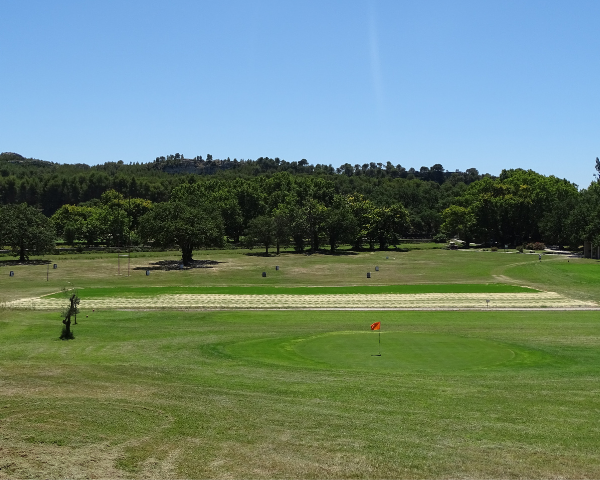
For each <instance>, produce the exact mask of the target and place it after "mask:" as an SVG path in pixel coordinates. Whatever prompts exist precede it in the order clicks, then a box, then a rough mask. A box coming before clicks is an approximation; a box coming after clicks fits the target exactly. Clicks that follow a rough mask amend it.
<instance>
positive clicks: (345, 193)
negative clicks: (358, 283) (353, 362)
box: [0, 153, 600, 260]
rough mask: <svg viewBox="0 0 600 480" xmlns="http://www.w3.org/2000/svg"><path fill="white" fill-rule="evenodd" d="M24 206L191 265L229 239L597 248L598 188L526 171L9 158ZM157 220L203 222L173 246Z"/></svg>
mask: <svg viewBox="0 0 600 480" xmlns="http://www.w3.org/2000/svg"><path fill="white" fill-rule="evenodd" d="M597 168H599V169H600V162H597ZM19 204H27V205H28V206H30V207H34V208H36V209H38V210H39V211H41V212H42V213H43V214H44V215H45V216H46V217H47V218H51V219H52V225H53V228H54V229H55V230H56V234H57V236H58V237H59V238H61V239H62V240H63V241H65V242H66V243H69V244H73V243H74V242H84V243H87V244H105V245H113V246H115V245H124V243H125V241H127V242H128V243H132V242H133V243H140V242H143V241H149V242H154V243H155V244H157V245H158V244H160V245H164V246H166V245H168V244H172V245H178V246H179V247H180V248H183V249H184V250H185V251H186V252H188V253H186V254H185V255H184V256H185V257H186V260H190V259H191V254H190V253H189V252H190V248H196V247H195V245H198V246H210V245H218V244H220V243H221V242H222V241H229V242H232V243H240V244H241V242H244V243H245V244H246V245H250V246H257V245H262V247H264V248H265V249H266V250H267V251H268V248H269V247H271V246H273V247H276V248H277V249H279V247H280V246H286V245H293V246H294V248H296V250H298V251H302V250H304V249H305V248H310V249H312V250H319V249H322V248H325V247H328V248H329V249H330V250H331V251H335V249H336V248H337V247H338V246H339V245H340V244H349V245H352V246H353V247H354V248H363V247H364V246H367V247H369V248H382V249H384V248H387V247H388V246H389V245H394V244H395V243H396V242H397V241H398V240H399V239H400V238H403V237H422V238H435V239H436V240H439V241H443V240H445V239H448V238H451V237H458V238H460V239H462V240H465V241H466V242H467V243H469V242H477V243H484V244H488V245H495V244H502V245H504V244H511V245H520V244H523V243H527V242H533V241H540V242H546V243H549V244H555V245H559V246H568V245H570V246H574V247H577V246H579V245H580V243H581V242H582V241H583V240H590V241H592V242H593V243H594V245H598V244H600V222H599V221H598V220H597V218H599V217H598V213H599V212H598V209H600V187H599V186H598V184H597V183H596V182H593V183H592V184H591V185H590V187H589V188H587V189H584V190H581V191H579V190H578V188H577V185H575V184H573V183H571V182H569V181H567V180H565V179H559V178H556V177H554V176H544V175H541V174H538V173H536V172H534V171H532V170H522V169H513V170H502V172H501V173H500V175H499V176H497V177H494V176H492V175H489V174H480V173H479V172H478V171H477V169H475V168H470V169H468V170H466V171H464V172H460V171H454V172H450V171H447V170H446V169H444V167H443V166H442V165H441V164H435V165H432V166H431V167H424V166H423V167H420V168H419V169H415V168H405V167H403V166H402V165H399V164H398V165H393V164H392V163H391V162H387V163H386V164H383V163H374V162H369V163H364V164H362V165H350V164H348V163H346V164H344V165H341V166H340V167H338V168H334V167H332V166H331V165H321V164H317V165H311V164H310V163H309V162H308V161H307V160H305V159H303V160H300V161H298V162H287V161H285V160H282V159H279V158H277V157H276V158H268V157H260V158H258V159H256V160H248V159H240V160H238V159H233V160H231V159H230V158H227V159H215V158H213V157H212V155H206V157H205V158H203V157H202V156H195V157H193V158H186V157H184V156H183V155H181V154H179V153H177V154H174V155H168V156H166V157H164V156H161V157H156V159H154V160H153V161H151V162H148V163H125V162H123V161H118V162H107V163H104V164H102V165H95V166H89V165H86V164H85V163H78V164H58V163H52V162H47V161H43V160H37V159H31V158H24V157H22V156H21V155H19V154H16V153H2V154H0V205H4V206H7V205H19ZM6 212H7V210H5V214H6ZM169 212H170V213H169ZM176 213H177V215H179V217H177V218H180V220H176V216H175V214H176ZM160 218H170V219H172V221H173V225H174V226H175V225H179V224H178V223H177V221H179V222H180V224H181V225H182V226H184V225H185V223H186V222H187V223H188V224H189V223H190V222H191V221H192V220H191V219H193V218H195V219H196V221H195V223H194V225H188V226H189V228H190V230H189V232H188V233H189V235H187V236H185V235H184V232H183V231H182V230H181V229H179V234H178V235H175V234H173V235H171V237H170V238H169V236H168V235H165V232H160V231H159V230H157V228H158V226H160ZM157 222H158V223H157ZM152 225H154V227H156V228H154V227H152ZM203 225H204V226H203ZM151 227H152V228H151ZM209 227H210V228H209ZM171 230H172V231H175V230H177V229H176V228H175V227H173V229H171ZM205 230H210V232H209V231H206V232H205V234H203V233H202V232H203V231H205ZM182 235H183V236H182ZM192 237H193V238H200V237H201V238H202V240H197V241H196V240H191V238H192ZM184 238H185V240H184ZM125 239H127V240H125ZM184 243H185V245H187V246H185V247H184V246H183V245H182V244H184Z"/></svg>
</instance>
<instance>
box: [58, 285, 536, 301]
mask: <svg viewBox="0 0 600 480" xmlns="http://www.w3.org/2000/svg"><path fill="white" fill-rule="evenodd" d="M535 291H536V290H534V289H531V288H527V287H520V286H517V285H506V284H500V283H496V284H470V285H469V284H466V285H465V284H446V285H364V286H351V287H263V286H253V287H237V286H236V287H137V288H135V287H134V288H132V287H121V288H117V287H112V288H101V287H96V288H87V289H85V290H80V292H79V294H80V295H81V296H83V297H85V298H104V297H119V298H123V297H125V298H127V297H130V298H137V297H154V296H156V295H175V294H184V295H207V294H224V295H343V294H365V295H368V294H382V293H397V294H398V293H399V294H416V293H532V292H535ZM63 297H64V293H62V292H61V293H55V294H52V295H48V296H47V298H63Z"/></svg>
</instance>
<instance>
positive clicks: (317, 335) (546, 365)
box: [0, 310, 600, 478]
mask: <svg viewBox="0 0 600 480" xmlns="http://www.w3.org/2000/svg"><path fill="white" fill-rule="evenodd" d="M84 314H88V315H89V318H85V316H84ZM597 316H598V314H597V312H570V313H565V312H493V311H491V312H427V313H425V312H402V313H400V312H310V311H308V312H307V311H303V312H295V311H286V312H212V313H208V312H207V313H202V312H185V313H182V312H116V311H105V312H96V313H91V312H82V315H80V316H79V319H80V321H79V325H77V326H75V327H74V331H75V335H76V339H75V340H74V341H69V342H63V341H60V340H57V337H58V335H59V333H60V318H59V315H58V314H57V313H51V312H31V311H7V310H4V311H0V385H1V386H2V388H0V452H2V454H1V455H0V457H1V460H0V478H38V477H44V478H56V477H73V478H74V477H79V478H83V477H91V476H94V475H96V476H103V477H139V478H148V477H155V478H165V477H172V478H173V477H179V478H207V477H208V478H239V477H244V478H398V477H401V478H431V477H515V478H517V477H521V478H524V477H529V478H531V477H535V478H540V477H544V478H550V477H551V478H556V477H567V478H595V477H598V476H600V454H599V453H598V452H599V451H600V435H599V434H600V417H599V416H598V411H600V395H599V393H600V392H599V390H600V368H599V367H600V348H599V347H600V324H599V322H598V319H597ZM374 321H381V322H382V333H381V357H376V356H372V355H374V354H377V353H378V351H379V343H378V338H379V337H378V333H377V332H372V331H370V329H369V325H370V324H371V323H373V322H374Z"/></svg>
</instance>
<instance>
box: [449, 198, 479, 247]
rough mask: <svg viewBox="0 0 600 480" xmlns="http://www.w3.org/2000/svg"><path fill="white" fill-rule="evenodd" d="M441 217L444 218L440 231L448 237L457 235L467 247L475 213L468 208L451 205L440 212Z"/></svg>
mask: <svg viewBox="0 0 600 480" xmlns="http://www.w3.org/2000/svg"><path fill="white" fill-rule="evenodd" d="M442 218H443V220H444V223H443V224H442V231H443V232H444V233H445V234H446V235H448V236H449V237H452V236H455V235H458V236H459V238H461V239H462V240H464V242H465V246H466V247H467V248H469V244H470V242H471V239H472V232H473V229H474V228H475V225H476V219H475V215H474V214H473V213H472V212H471V211H470V210H469V209H468V208H464V207H460V206H458V205H451V206H450V207H448V208H447V209H446V210H444V211H443V212H442Z"/></svg>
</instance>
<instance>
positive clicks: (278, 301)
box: [4, 292, 598, 310]
mask: <svg viewBox="0 0 600 480" xmlns="http://www.w3.org/2000/svg"><path fill="white" fill-rule="evenodd" d="M488 301H489V302H488ZM64 305H65V300H61V299H56V298H44V297H40V298H25V299H20V300H14V301H11V302H6V303H5V304H4V306H5V307H6V308H16V309H35V310H57V309H61V308H63V307H64ZM596 307H598V305H597V304H596V303H594V302H590V301H583V300H577V299H572V298H567V297H565V296H562V295H559V294H557V293H554V292H536V293H420V294H345V295H225V294H206V295H189V294H177V295H157V296H155V297H144V298H119V297H112V298H98V299H85V298H82V299H81V304H80V309H81V310H89V309H109V310H110V309H134V310H136V309H140V310H142V309H144V310H145V309H191V308H194V309H207V310H219V309H226V310H235V309H255V310H262V309H328V308H332V309H372V310H377V309H440V310H443V309H479V308H493V309H497V308H596Z"/></svg>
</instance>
